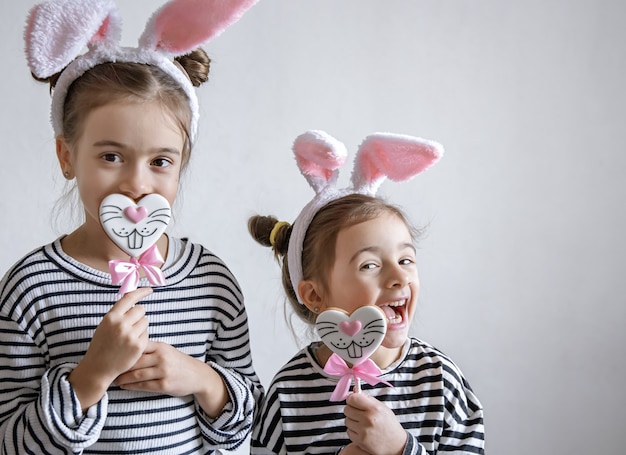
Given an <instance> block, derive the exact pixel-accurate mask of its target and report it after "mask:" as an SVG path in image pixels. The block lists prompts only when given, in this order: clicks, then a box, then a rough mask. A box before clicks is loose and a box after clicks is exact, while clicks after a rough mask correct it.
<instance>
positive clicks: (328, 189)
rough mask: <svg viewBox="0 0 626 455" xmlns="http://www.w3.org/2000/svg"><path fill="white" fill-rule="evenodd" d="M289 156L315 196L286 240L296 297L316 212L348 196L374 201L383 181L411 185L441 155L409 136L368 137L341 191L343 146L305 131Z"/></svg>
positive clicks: (433, 145) (440, 149)
mask: <svg viewBox="0 0 626 455" xmlns="http://www.w3.org/2000/svg"><path fill="white" fill-rule="evenodd" d="M293 152H294V154H295V156H296V162H297V164H298V168H299V169H300V172H301V173H302V175H304V178H305V179H306V180H307V182H309V185H311V187H312V188H313V190H314V191H315V197H314V198H313V200H311V202H309V203H308V204H307V205H306V206H305V207H304V208H303V209H302V211H301V212H300V214H299V215H298V217H297V218H296V220H295V221H294V222H293V227H292V230H291V236H290V238H289V247H288V256H287V259H288V261H287V262H288V264H289V277H290V279H291V285H292V286H293V289H294V291H295V292H296V295H297V294H298V291H297V290H298V284H299V283H300V281H301V280H302V246H303V243H304V237H305V235H306V231H307V229H308V228H309V225H310V224H311V220H313V217H314V216H315V214H316V213H317V212H318V211H319V209H320V208H322V207H323V206H324V205H326V204H328V203H329V202H330V201H333V200H335V199H338V198H340V197H342V196H346V195H348V194H365V195H370V196H374V195H375V194H376V192H377V191H378V188H379V186H380V185H381V184H382V183H383V181H384V180H385V179H386V178H389V179H390V180H393V181H395V182H402V181H405V180H408V179H410V178H411V177H413V176H415V175H417V174H419V173H421V172H423V171H425V170H426V169H428V168H429V167H430V166H432V165H433V164H435V163H436V162H437V161H438V160H439V158H441V156H442V155H443V146H442V145H441V144H439V143H437V142H433V141H429V140H425V139H421V138H416V137H412V136H406V135H400V134H391V133H375V134H371V135H369V136H367V137H366V138H365V139H364V141H363V142H362V143H361V145H360V146H359V149H358V151H357V154H356V157H355V159H354V169H353V171H352V179H351V186H349V187H347V188H341V189H340V188H337V185H336V184H337V178H338V176H339V167H340V166H341V165H343V163H344V162H345V161H346V158H347V152H346V148H345V146H344V145H343V144H342V143H341V142H339V141H337V140H336V139H335V138H333V137H332V136H330V135H328V134H327V133H325V132H323V131H307V132H306V133H304V134H301V135H300V136H298V137H297V138H296V140H295V142H294V144H293ZM298 299H299V297H298ZM301 303H302V302H301Z"/></svg>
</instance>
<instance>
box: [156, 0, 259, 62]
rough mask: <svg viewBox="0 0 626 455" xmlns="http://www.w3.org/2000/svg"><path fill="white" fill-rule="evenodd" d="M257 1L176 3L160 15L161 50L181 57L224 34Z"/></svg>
mask: <svg viewBox="0 0 626 455" xmlns="http://www.w3.org/2000/svg"><path fill="white" fill-rule="evenodd" d="M256 2H257V0H173V1H171V2H170V3H168V4H166V5H165V6H164V7H163V8H162V9H161V11H160V12H159V13H158V17H157V19H156V26H155V32H156V35H157V41H158V47H159V48H160V49H163V50H166V51H168V52H171V53H173V54H178V55H182V54H185V53H188V52H191V51H192V50H194V49H196V48H197V47H198V46H200V45H201V44H204V43H205V42H207V41H209V40H210V39H211V38H214V37H215V36H217V35H219V34H220V33H222V32H223V31H224V30H225V29H226V28H228V27H229V26H230V25H231V24H233V23H234V22H236V21H237V20H238V19H239V18H240V17H241V16H242V15H243V13H244V12H245V11H246V10H247V9H248V8H250V7H251V6H252V5H254V4H255V3H256Z"/></svg>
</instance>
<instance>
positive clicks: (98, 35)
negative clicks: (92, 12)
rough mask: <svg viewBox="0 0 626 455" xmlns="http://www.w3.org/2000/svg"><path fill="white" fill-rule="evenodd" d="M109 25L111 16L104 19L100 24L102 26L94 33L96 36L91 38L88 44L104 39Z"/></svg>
mask: <svg viewBox="0 0 626 455" xmlns="http://www.w3.org/2000/svg"><path fill="white" fill-rule="evenodd" d="M110 24H111V16H107V17H106V19H104V21H103V22H102V25H101V26H100V28H99V29H98V31H97V32H96V34H95V35H94V36H93V37H92V38H91V41H90V42H96V41H101V40H103V39H105V38H106V36H107V33H108V31H109V25H110Z"/></svg>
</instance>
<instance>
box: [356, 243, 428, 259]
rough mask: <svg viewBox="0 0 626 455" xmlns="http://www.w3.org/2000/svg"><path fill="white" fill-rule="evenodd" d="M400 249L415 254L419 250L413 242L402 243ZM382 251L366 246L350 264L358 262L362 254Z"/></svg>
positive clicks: (375, 247)
mask: <svg viewBox="0 0 626 455" xmlns="http://www.w3.org/2000/svg"><path fill="white" fill-rule="evenodd" d="M399 247H400V250H405V249H407V248H408V249H410V250H411V251H413V253H417V249H416V248H415V245H413V244H412V243H411V242H406V243H401V244H400V245H399ZM380 250H381V248H379V247H377V246H366V247H365V248H361V249H360V250H358V251H357V252H355V253H354V255H352V257H351V258H350V261H349V262H348V263H351V262H353V261H354V260H356V258H357V256H358V255H359V254H361V253H367V252H372V253H378V252H380Z"/></svg>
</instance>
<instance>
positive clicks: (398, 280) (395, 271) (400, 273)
mask: <svg viewBox="0 0 626 455" xmlns="http://www.w3.org/2000/svg"><path fill="white" fill-rule="evenodd" d="M407 284H409V275H408V274H407V272H406V270H402V268H401V267H400V266H398V265H393V266H391V268H390V269H389V271H388V275H387V287H389V288H403V287H405V286H406V285H407Z"/></svg>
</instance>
